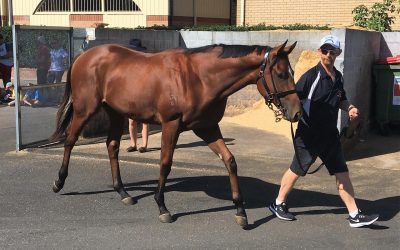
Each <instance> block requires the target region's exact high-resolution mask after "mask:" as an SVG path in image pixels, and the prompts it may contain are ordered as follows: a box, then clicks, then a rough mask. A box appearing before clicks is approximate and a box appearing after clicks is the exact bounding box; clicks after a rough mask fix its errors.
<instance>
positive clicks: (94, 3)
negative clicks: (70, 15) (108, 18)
mask: <svg viewBox="0 0 400 250" xmlns="http://www.w3.org/2000/svg"><path fill="white" fill-rule="evenodd" d="M73 10H74V12H100V11H101V0H73Z"/></svg>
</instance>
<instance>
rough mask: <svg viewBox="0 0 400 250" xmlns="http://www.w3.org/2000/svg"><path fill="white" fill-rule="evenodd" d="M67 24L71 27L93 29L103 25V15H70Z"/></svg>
mask: <svg viewBox="0 0 400 250" xmlns="http://www.w3.org/2000/svg"><path fill="white" fill-rule="evenodd" d="M69 22H70V26H71V27H76V28H79V27H82V28H85V27H94V26H97V25H98V24H101V23H103V15H86V14H85V15H70V16H69Z"/></svg>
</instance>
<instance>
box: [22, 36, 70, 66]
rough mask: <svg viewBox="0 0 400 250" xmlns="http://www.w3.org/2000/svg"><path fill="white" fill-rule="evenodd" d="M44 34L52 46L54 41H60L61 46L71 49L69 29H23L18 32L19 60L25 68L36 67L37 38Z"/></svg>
mask: <svg viewBox="0 0 400 250" xmlns="http://www.w3.org/2000/svg"><path fill="white" fill-rule="evenodd" d="M39 36H43V37H44V38H45V40H46V44H47V45H48V46H49V48H51V46H50V45H51V44H52V43H53V42H54V41H59V42H60V43H61V46H62V47H63V48H64V49H65V50H66V51H69V43H70V40H69V30H50V29H43V30H40V29H21V30H19V31H18V32H17V37H18V62H19V66H20V67H23V68H35V67H36V58H37V39H38V37H39Z"/></svg>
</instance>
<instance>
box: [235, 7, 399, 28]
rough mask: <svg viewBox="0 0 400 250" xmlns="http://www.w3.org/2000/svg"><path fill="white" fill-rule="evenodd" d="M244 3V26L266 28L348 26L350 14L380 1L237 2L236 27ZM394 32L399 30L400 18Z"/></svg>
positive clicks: (351, 17) (351, 19) (350, 21)
mask: <svg viewBox="0 0 400 250" xmlns="http://www.w3.org/2000/svg"><path fill="white" fill-rule="evenodd" d="M242 1H245V22H246V24H250V25H254V24H258V23H262V22H265V23H266V24H272V25H282V24H294V23H301V24H312V25H317V24H318V25H331V26H336V27H340V26H349V25H351V24H352V23H353V14H352V13H351V11H352V10H353V9H354V8H355V7H356V6H358V5H360V4H365V5H366V6H367V7H370V6H372V4H373V3H375V2H381V1H380V0H363V1H359V0H358V1H357V0H336V1H332V0H237V12H236V13H237V16H236V20H237V21H236V24H238V25H240V23H239V22H240V6H241V2H242ZM392 29H394V30H400V16H398V17H397V20H395V23H394V24H393V25H392Z"/></svg>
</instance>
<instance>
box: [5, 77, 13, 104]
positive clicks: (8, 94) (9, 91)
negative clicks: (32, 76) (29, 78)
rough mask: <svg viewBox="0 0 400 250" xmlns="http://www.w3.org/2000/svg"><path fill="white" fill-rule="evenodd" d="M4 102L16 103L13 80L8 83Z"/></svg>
mask: <svg viewBox="0 0 400 250" xmlns="http://www.w3.org/2000/svg"><path fill="white" fill-rule="evenodd" d="M3 102H6V103H8V104H7V105H8V106H14V105H15V93H14V84H12V82H8V83H7V84H6V95H5V96H4V100H3Z"/></svg>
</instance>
